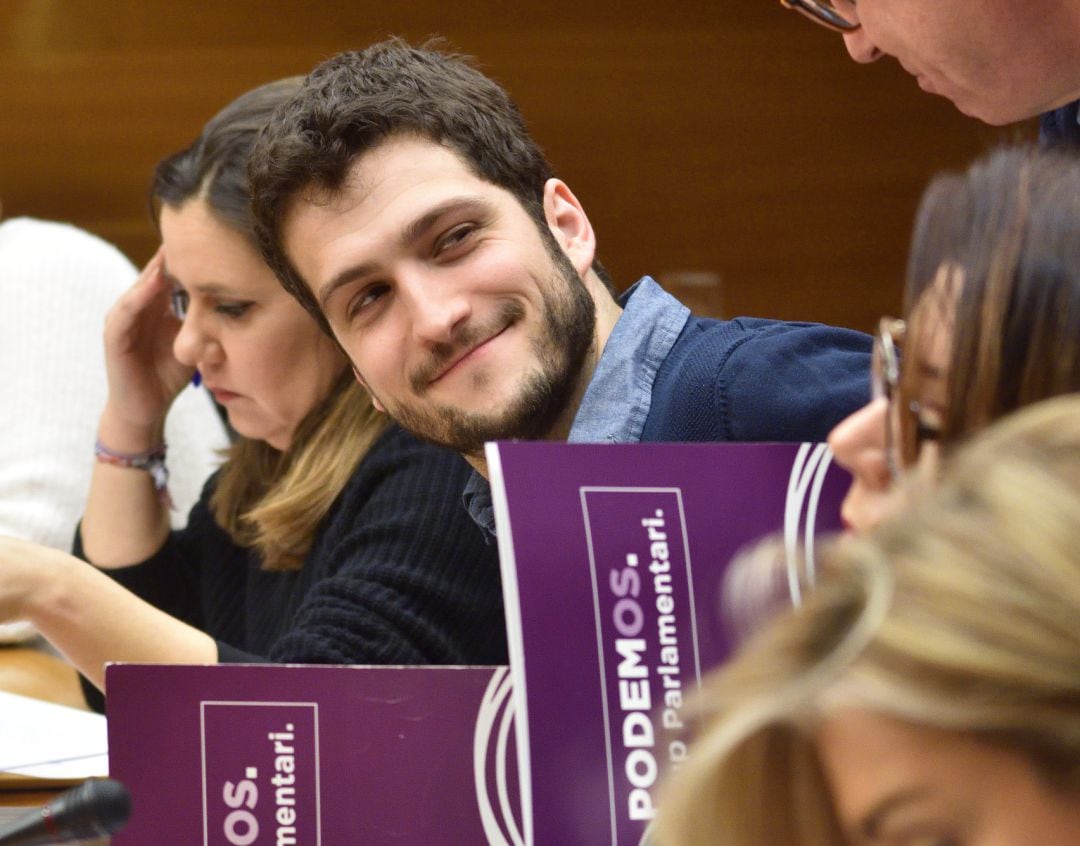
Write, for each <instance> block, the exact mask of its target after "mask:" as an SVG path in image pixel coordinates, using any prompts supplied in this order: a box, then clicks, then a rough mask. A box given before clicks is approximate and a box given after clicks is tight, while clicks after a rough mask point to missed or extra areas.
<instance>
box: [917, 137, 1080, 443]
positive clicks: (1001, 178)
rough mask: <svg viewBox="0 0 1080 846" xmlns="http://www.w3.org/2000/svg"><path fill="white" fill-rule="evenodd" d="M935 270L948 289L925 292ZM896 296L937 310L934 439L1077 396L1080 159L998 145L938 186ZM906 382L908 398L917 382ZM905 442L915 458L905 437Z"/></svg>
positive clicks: (923, 212)
mask: <svg viewBox="0 0 1080 846" xmlns="http://www.w3.org/2000/svg"><path fill="white" fill-rule="evenodd" d="M943 265H945V266H947V267H949V269H950V272H949V273H948V274H947V276H948V277H949V279H950V281H951V283H952V284H951V285H950V286H949V290H948V291H945V292H943V291H941V290H932V287H933V286H934V282H935V279H941V278H942V277H941V276H940V275H939V269H940V268H941V267H942V266H943ZM905 298H906V303H905V306H906V308H905V312H906V313H907V314H908V315H911V314H913V313H915V312H916V311H918V310H923V311H925V310H926V309H927V308H938V309H940V312H939V317H940V318H941V319H940V320H938V321H937V323H938V324H939V325H944V326H947V327H948V329H949V331H950V332H951V335H952V339H951V342H950V345H949V346H950V353H949V368H948V373H947V374H946V379H947V396H948V397H949V407H948V409H947V410H946V414H945V419H944V420H943V425H942V431H941V437H942V440H943V441H951V440H954V439H957V438H960V437H963V436H964V435H966V434H969V433H971V432H974V431H977V430H978V429H981V428H983V427H985V426H986V425H987V424H988V423H990V422H991V421H992V420H995V419H997V418H999V417H1001V416H1002V415H1004V414H1007V413H1008V412H1010V411H1013V410H1015V409H1017V408H1020V407H1022V406H1025V405H1029V404H1030V403H1033V402H1036V401H1038V400H1040V399H1046V398H1048V397H1052V396H1057V395H1059V394H1065V393H1071V392H1073V391H1080V158H1078V157H1077V156H1076V155H1075V154H1072V153H1070V152H1067V151H1062V150H1048V149H1041V148H1035V147H1011V148H1002V149H998V150H995V151H993V152H991V153H990V154H989V155H987V156H985V157H983V158H982V159H980V160H978V161H977V162H975V163H974V164H973V165H972V166H971V167H970V168H968V170H967V171H966V172H965V173H963V174H946V175H942V176H939V177H938V178H936V179H935V180H934V181H933V182H932V183H931V185H930V187H929V188H928V189H927V190H926V192H925V194H924V195H923V199H922V202H921V204H920V207H919V212H918V215H917V217H916V222H915V230H914V235H913V239H912V248H911V255H910V259H909V264H908V273H907V289H906V295H905ZM913 328H914V327H912V326H909V338H908V349H909V351H910V349H912V348H913V346H914V345H916V344H918V343H919V342H920V339H919V338H918V337H911V330H912V329H913ZM904 374H905V386H904V393H905V395H906V396H908V397H910V396H911V395H912V393H913V388H914V384H913V382H914V380H916V379H917V378H918V376H917V373H916V369H915V368H914V367H906V368H904ZM904 419H905V420H907V421H908V422H910V416H909V415H904ZM905 444H906V447H907V452H908V453H909V454H907V455H905V458H906V459H907V460H909V461H913V460H914V457H915V456H914V455H912V454H910V453H912V452H913V451H914V439H913V438H912V437H907V438H905Z"/></svg>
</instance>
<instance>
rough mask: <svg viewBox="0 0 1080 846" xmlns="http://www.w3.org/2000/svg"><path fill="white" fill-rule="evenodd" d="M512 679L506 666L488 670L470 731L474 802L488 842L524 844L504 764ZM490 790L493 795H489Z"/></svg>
mask: <svg viewBox="0 0 1080 846" xmlns="http://www.w3.org/2000/svg"><path fill="white" fill-rule="evenodd" d="M512 693H513V683H512V679H511V677H510V669H509V667H499V668H498V669H497V670H495V672H494V673H492V674H491V681H489V682H488V686H487V690H486V691H485V692H484V698H483V700H482V701H481V702H480V709H479V710H478V711H477V714H476V730H475V732H474V733H473V777H474V780H475V783H476V802H477V804H478V805H479V809H480V820H481V822H482V823H483V826H484V835H485V836H486V837H487V842H488V843H489V844H491V846H524V839H523V838H522V836H521V830H520V829H519V828H518V823H517V818H516V817H515V815H514V803H515V802H516V800H517V796H513V797H511V795H510V784H509V781H508V779H507V767H508V766H510V767H514V768H516V766H517V763H516V761H508V760H507V758H508V751H509V750H508V749H507V743H508V741H509V738H510V732H511V730H512V728H513V725H514V710H515V709H514V697H513V696H512ZM493 794H494V795H493Z"/></svg>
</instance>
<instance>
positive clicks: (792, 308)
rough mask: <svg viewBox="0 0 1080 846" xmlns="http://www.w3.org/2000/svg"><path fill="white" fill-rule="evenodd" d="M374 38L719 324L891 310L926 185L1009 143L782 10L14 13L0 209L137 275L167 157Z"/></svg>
mask: <svg viewBox="0 0 1080 846" xmlns="http://www.w3.org/2000/svg"><path fill="white" fill-rule="evenodd" d="M519 5H520V8H518V6H519ZM388 34H399V35H403V36H405V37H408V38H410V39H412V40H416V39H422V38H424V37H426V36H428V35H431V34H440V35H444V36H446V37H447V38H448V39H449V41H450V43H451V45H452V46H453V47H454V48H456V49H458V50H461V51H464V52H467V53H471V54H473V55H475V56H476V57H478V59H479V60H480V63H481V65H482V66H483V68H484V69H485V70H486V71H487V72H488V73H489V74H490V75H492V76H494V77H495V78H497V79H498V80H499V81H501V82H502V83H503V84H504V85H505V86H506V87H507V88H508V89H509V90H510V91H511V93H512V94H513V95H514V96H515V98H516V99H517V100H518V102H519V103H520V105H521V107H522V109H523V111H524V113H525V116H526V118H527V119H528V120H529V122H530V125H531V127H532V129H533V131H534V134H535V135H536V137H537V138H538V139H539V140H540V142H541V144H542V145H543V147H544V148H545V150H546V151H547V153H548V155H549V157H550V159H551V160H552V161H553V162H554V164H555V166H556V169H557V171H558V172H559V174H560V175H561V176H562V177H563V178H564V179H565V180H566V181H567V182H568V183H569V184H570V186H571V187H572V188H573V190H574V191H575V193H577V195H578V197H579V198H581V199H582V201H583V203H584V204H585V207H586V209H587V210H588V212H589V214H590V217H591V218H592V221H593V224H594V227H595V228H596V230H597V232H598V234H599V239H600V257H601V259H602V260H603V261H604V262H605V263H606V264H607V265H608V267H609V268H610V269H611V271H612V272H613V274H614V276H615V278H616V280H617V282H618V284H619V285H620V287H625V286H626V285H628V284H629V283H630V282H632V281H633V280H634V279H636V278H637V277H638V276H639V275H641V274H644V273H651V274H653V275H657V276H661V277H663V278H665V279H667V280H673V281H675V282H676V283H678V282H679V281H680V280H689V281H690V282H693V281H694V280H695V279H704V280H705V281H706V282H709V281H710V280H718V281H719V285H720V288H719V289H718V293H716V294H707V301H708V302H709V303H711V304H713V305H715V306H716V307H717V308H722V310H723V312H725V313H726V314H729V315H733V314H753V315H762V316H776V317H783V318H789V319H812V320H822V321H827V322H831V323H837V324H842V325H848V326H854V327H857V328H863V329H867V328H869V327H871V326H872V325H873V323H874V321H875V319H876V317H877V316H878V315H879V314H881V313H883V312H895V311H896V309H897V308H898V307H899V297H900V284H901V278H902V275H903V268H904V261H905V254H906V249H907V240H908V234H909V229H910V225H911V219H912V214H913V211H914V208H915V204H916V202H917V199H918V196H919V194H920V192H921V190H922V188H923V187H924V185H925V184H926V182H927V180H928V179H929V178H930V176H931V175H932V174H934V173H935V172H936V171H938V170H941V169H943V168H958V167H962V166H963V165H964V164H965V163H966V162H967V161H968V160H970V159H971V158H972V157H973V156H974V155H976V154H977V153H979V152H980V151H982V150H984V149H986V148H987V147H988V146H990V145H991V144H992V143H994V142H995V141H996V140H998V139H1000V138H1002V137H1003V133H1002V132H1001V131H996V130H991V129H989V128H987V127H984V126H982V125H981V124H979V123H977V122H975V121H972V120H970V119H968V118H965V117H963V116H961V115H959V114H958V113H956V112H955V111H954V110H953V109H952V107H951V105H949V104H948V103H947V102H945V101H943V100H939V99H937V98H932V97H929V96H927V95H925V94H923V93H922V92H921V91H919V90H918V88H917V87H916V85H915V83H914V82H913V81H912V80H911V79H910V78H908V77H907V76H906V75H905V74H904V73H903V72H902V70H901V69H900V68H899V67H898V66H897V65H896V64H895V62H893V61H891V60H887V61H883V62H879V63H877V64H876V65H872V66H869V67H862V66H857V65H855V64H854V63H852V62H851V61H850V60H849V59H848V57H847V54H846V53H845V52H844V49H843V45H842V43H841V41H840V39H839V37H838V36H834V35H832V34H831V33H829V32H827V31H825V30H819V29H818V28H816V27H813V26H812V25H810V24H808V23H807V22H805V21H804V20H803V19H801V18H800V17H799V16H797V15H795V14H793V13H789V12H784V11H783V10H782V9H781V8H780V7H779V6H778V5H777V4H776V3H775V2H773V0H674V2H668V3H657V2H655V0H622V1H620V0H609V2H604V3H599V2H590V0H554V2H549V3H545V4H528V5H526V4H508V3H505V2H488V0H474V1H473V2H468V3H465V4H460V3H445V2H436V0H419V2H411V3H372V4H365V3H360V2H351V3H343V4H340V5H338V4H333V3H310V2H284V0H279V1H278V2H274V0H269V1H267V0H260V2H254V0H231V1H230V2H229V3H209V2H206V3H202V2H198V3H196V2H187V3H185V2H160V0H140V2H135V1H134V0H110V2H108V3H103V2H99V1H95V0H4V2H3V3H2V4H0V80H2V82H0V114H2V118H0V178H2V182H0V199H2V201H3V212H4V214H5V216H14V215H20V214H29V215H35V216H39V217H45V218H53V219H59V220H68V221H71V222H74V223H76V224H78V225H80V226H83V227H85V228H87V229H89V230H91V231H93V232H96V233H98V234H100V235H102V236H103V237H105V238H107V239H109V240H111V241H113V242H115V243H116V244H118V245H119V246H120V247H121V248H122V249H123V250H124V251H125V252H126V253H127V254H128V255H129V256H130V257H131V258H132V260H133V261H135V262H137V263H141V262H143V261H145V260H146V259H147V258H148V257H149V256H150V254H151V253H152V251H153V249H154V246H155V244H154V231H153V229H152V227H151V226H150V223H149V220H148V217H147V214H146V211H145V208H146V201H145V192H146V186H147V182H148V179H149V175H150V172H151V169H152V167H153V165H154V163H155V162H156V161H157V160H158V159H159V158H160V157H162V156H163V155H165V154H167V153H170V152H173V151H174V150H176V149H179V148H180V147H182V146H185V145H186V144H187V143H188V142H189V141H190V140H191V139H192V138H193V137H194V136H195V134H197V132H198V131H199V129H200V127H201V126H202V124H203V123H204V122H205V121H206V120H207V119H208V118H209V117H210V116H211V115H212V114H213V113H214V112H215V111H216V110H217V109H218V108H220V107H221V106H223V105H224V104H225V103H226V102H228V101H229V100H230V99H232V98H233V97H235V96H236V95H238V94H240V93H241V92H243V91H245V90H247V89H248V88H251V87H253V86H255V85H257V84H259V83H262V82H265V81H269V80H271V79H275V78H277V77H281V76H286V75H289V74H295V73H303V72H306V71H307V70H309V69H310V68H311V67H312V66H313V65H314V64H315V63H316V62H318V61H320V60H321V59H323V58H326V57H328V56H330V55H332V54H334V53H336V52H338V51H340V50H344V49H349V48H353V47H358V46H362V45H364V44H365V43H368V42H369V41H371V40H374V39H377V38H381V37H384V36H386V35H388ZM1031 131H1032V130H1031V128H1030V127H1023V128H1021V129H1019V130H1017V129H1012V130H1010V131H1009V134H1010V137H1015V134H1016V133H1017V132H1020V133H1023V134H1026V133H1030V132H1031ZM706 290H708V289H706Z"/></svg>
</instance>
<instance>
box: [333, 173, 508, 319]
mask: <svg viewBox="0 0 1080 846" xmlns="http://www.w3.org/2000/svg"><path fill="white" fill-rule="evenodd" d="M461 209H475V210H477V211H478V212H480V213H482V214H485V215H490V214H491V212H492V210H493V205H492V203H491V201H490V200H488V199H487V198H486V197H482V196H480V195H479V194H462V195H460V196H457V197H450V198H449V199H447V200H444V201H443V202H441V203H439V204H438V205H437V206H433V207H432V208H430V209H428V210H427V211H425V212H424V213H423V214H421V215H420V216H419V217H417V218H416V219H415V220H412V221H410V222H409V223H408V225H406V226H405V228H404V229H402V230H401V234H400V235H399V236H398V239H397V240H398V246H399V247H401V248H408V247H411V246H412V245H413V244H415V243H416V242H417V241H419V240H420V239H421V238H423V237H424V235H426V234H427V232H428V230H430V229H431V227H432V226H434V225H435V223H437V222H438V220H439V219H440V218H442V217H443V216H444V215H447V214H449V213H451V212H455V211H458V210H461ZM378 267H379V266H378V264H377V263H376V262H363V263H361V264H355V265H351V266H350V267H346V268H345V269H344V270H341V271H339V272H338V273H336V274H335V275H334V276H333V277H332V278H331V279H330V281H329V282H327V283H326V285H324V286H323V288H322V290H320V291H319V297H318V299H319V308H320V309H322V310H323V311H326V306H327V304H328V303H329V302H330V298H331V297H333V295H334V293H335V292H336V291H337V290H338V289H339V288H342V287H344V286H345V285H348V284H349V283H350V282H353V281H354V280H356V279H360V278H363V277H364V276H367V275H368V274H370V273H374V272H375V271H376V270H378Z"/></svg>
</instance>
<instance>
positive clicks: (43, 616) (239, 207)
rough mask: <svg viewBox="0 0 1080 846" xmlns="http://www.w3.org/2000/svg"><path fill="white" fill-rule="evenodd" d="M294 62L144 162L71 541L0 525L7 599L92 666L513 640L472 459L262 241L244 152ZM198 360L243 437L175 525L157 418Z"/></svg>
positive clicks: (424, 651) (2, 603)
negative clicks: (329, 329)
mask: <svg viewBox="0 0 1080 846" xmlns="http://www.w3.org/2000/svg"><path fill="white" fill-rule="evenodd" d="M299 82H300V80H299V78H296V79H288V80H282V81H280V82H276V83H272V84H270V85H266V86H263V87H261V88H258V89H255V90H254V91H251V92H249V93H247V94H245V95H243V96H242V97H240V98H239V99H237V100H236V101H235V102H233V103H232V104H230V105H229V106H227V107H226V108H225V109H224V110H223V111H222V112H220V113H219V114H218V115H217V116H216V117H214V118H213V120H211V121H210V122H209V123H208V124H207V126H206V127H205V129H204V130H203V132H202V134H201V135H200V136H199V137H198V138H197V139H196V141H195V142H194V143H193V144H192V146H191V147H189V148H187V149H186V150H183V151H182V152H180V153H177V154H176V155H174V156H171V157H169V158H167V159H165V160H164V161H162V162H161V164H160V165H159V166H158V168H157V171H156V173H155V176H154V184H153V190H152V195H153V203H154V207H155V210H156V212H157V216H158V223H159V227H160V231H161V237H162V247H161V249H160V250H159V251H158V253H157V255H155V256H154V258H153V259H152V260H151V261H150V263H149V264H148V265H147V266H146V269H145V270H144V271H143V273H142V275H141V276H140V277H139V279H138V280H137V282H136V284H135V285H134V286H133V287H132V288H131V289H130V290H129V291H128V292H127V293H125V294H124V295H123V297H121V299H120V300H119V301H118V302H117V304H116V306H115V307H114V308H113V310H112V311H111V312H110V315H109V317H108V319H107V321H106V330H105V342H106V359H107V368H108V376H109V395H108V400H107V402H106V406H105V408H104V410H103V412H102V414H101V418H100V422H99V428H98V446H97V455H98V459H99V460H98V462H97V464H96V467H95V470H94V476H93V481H92V485H91V491H90V494H89V500H88V502H87V506H86V512H85V515H84V518H83V521H82V524H81V527H80V530H79V532H78V534H77V537H76V542H75V556H77V557H73V556H69V555H65V554H63V553H60V552H57V551H54V550H48V549H45V548H43V547H37V546H34V545H32V544H27V543H25V542H20V541H16V540H14V539H6V538H0V620H3V619H9V618H15V617H24V618H29V619H30V620H32V621H33V622H34V623H35V624H36V625H37V627H38V629H39V630H40V631H41V632H42V633H43V634H44V635H45V637H47V638H48V639H49V640H50V641H51V642H52V643H53V645H54V646H56V648H57V649H58V650H59V651H60V652H62V653H63V654H64V655H65V656H66V657H67V658H68V659H70V660H71V661H72V662H73V663H74V664H75V666H76V667H78V669H79V670H80V671H81V672H82V673H83V674H84V676H85V677H86V678H87V679H89V680H90V681H91V682H93V683H94V684H95V685H96V686H98V687H101V686H102V685H103V673H104V664H105V662H106V661H139V662H151V663H214V662H219V661H221V662H230V661H231V662H241V661H242V662H250V661H274V662H292V663H335V664H358V663H393V664H428V663H430V664H439V663H453V664H466V663H474V664H479V663H499V662H505V660H506V646H505V635H504V622H503V614H502V598H501V590H500V583H499V574H498V561H497V556H496V550H495V547H494V545H490V546H489V545H488V544H487V543H486V542H485V540H484V538H483V537H482V535H481V533H480V531H479V529H478V528H477V527H476V526H475V524H473V522H472V521H471V519H470V518H469V516H468V514H467V513H466V511H465V509H464V508H463V506H462V504H461V491H462V489H463V488H464V486H465V482H466V479H467V477H468V473H469V468H468V465H467V464H465V462H464V460H463V459H462V458H461V457H460V456H458V455H456V454H454V453H451V452H448V451H445V450H442V449H437V448H435V447H432V446H429V445H426V444H422V443H420V442H419V441H417V440H416V439H414V438H413V437H412V436H411V435H408V434H406V433H405V432H404V431H402V430H401V429H399V428H398V427H396V426H394V425H391V424H388V423H387V422H386V421H385V418H383V417H381V416H380V415H379V414H378V413H377V412H376V411H375V410H374V408H373V407H372V404H371V400H370V398H369V397H368V395H367V394H366V392H365V391H364V390H363V389H362V388H361V386H360V385H359V384H358V383H357V382H356V380H355V379H354V377H353V374H352V372H351V369H350V368H349V365H348V361H347V359H346V358H345V356H344V354H343V353H342V352H341V351H340V350H339V348H338V347H337V345H336V343H335V342H334V341H333V340H332V339H331V338H330V337H328V336H326V335H324V334H323V333H322V331H321V330H320V328H319V327H318V325H317V324H316V322H315V321H314V319H313V318H312V317H311V316H310V315H308V314H307V312H305V311H304V309H303V308H302V307H301V306H300V305H299V304H297V302H296V301H295V300H294V299H293V298H292V297H291V296H290V295H289V294H288V293H286V292H285V290H284V289H283V288H282V287H281V286H280V285H279V284H278V283H277V280H276V278H275V276H274V274H273V272H272V271H271V270H270V268H269V267H267V265H266V264H265V263H264V262H263V261H262V259H261V257H260V255H259V253H258V250H257V248H256V246H255V242H254V236H253V234H252V221H251V217H250V212H249V210H248V206H249V202H248V199H249V198H248V183H247V168H246V162H247V155H248V151H249V150H250V148H251V146H252V144H253V143H254V140H255V137H256V135H257V133H258V131H259V129H260V128H261V127H262V125H263V124H264V123H265V121H266V120H268V119H269V117H270V115H271V113H272V112H273V110H274V108H275V107H276V106H277V105H278V104H279V103H281V102H282V101H283V100H284V99H285V98H287V97H288V96H289V95H290V94H291V93H292V92H293V91H295V89H296V88H297V86H298V85H299ZM193 378H195V379H196V380H198V379H201V380H202V382H203V383H204V384H205V386H206V387H207V388H208V389H209V390H210V391H211V392H212V393H213V394H214V397H215V398H216V399H217V401H218V402H219V403H220V404H221V406H222V407H223V408H224V409H225V412H226V413H227V415H228V418H229V423H230V424H231V426H232V428H233V429H234V430H235V432H236V433H237V435H238V437H237V439H236V442H235V443H234V444H233V446H232V448H231V450H230V452H229V453H228V455H227V457H226V460H225V463H224V465H223V466H222V467H221V469H220V470H219V471H218V472H217V473H216V474H215V475H214V476H213V477H211V479H210V481H209V482H208V483H207V486H206V488H205V490H204V492H203V496H202V498H201V500H200V501H199V502H198V503H197V504H196V506H195V507H194V509H193V510H192V512H191V516H190V519H189V522H188V525H187V527H186V528H185V529H184V530H182V531H179V532H177V531H170V529H169V523H168V511H169V509H168V488H167V484H166V479H167V474H166V473H165V467H166V463H165V455H164V453H165V448H164V444H163V442H162V422H163V420H164V418H165V414H166V412H167V410H168V408H169V406H170V404H171V403H172V402H173V400H174V398H175V397H176V395H177V394H178V393H179V392H180V390H181V389H182V388H183V387H184V386H185V385H186V384H187V383H188V382H189V381H191V380H192V379H193ZM80 558H81V559H84V560H79V559H80ZM86 562H91V563H92V564H93V565H95V566H90V565H88V564H87V563H86Z"/></svg>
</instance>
